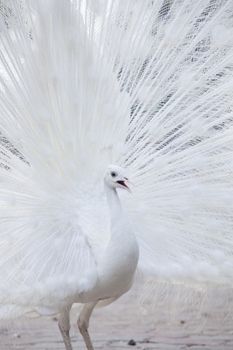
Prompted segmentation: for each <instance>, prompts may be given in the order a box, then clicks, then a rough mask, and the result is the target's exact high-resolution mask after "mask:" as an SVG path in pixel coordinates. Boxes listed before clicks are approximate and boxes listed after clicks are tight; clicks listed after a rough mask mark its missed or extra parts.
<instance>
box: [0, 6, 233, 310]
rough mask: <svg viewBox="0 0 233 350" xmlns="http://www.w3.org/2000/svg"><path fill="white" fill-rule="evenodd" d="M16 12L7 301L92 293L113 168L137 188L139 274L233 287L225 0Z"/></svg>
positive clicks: (4, 35)
mask: <svg viewBox="0 0 233 350" xmlns="http://www.w3.org/2000/svg"><path fill="white" fill-rule="evenodd" d="M7 6H9V8H10V9H11V12H10V13H11V17H10V20H8V21H7V17H6V11H7V8H8V7H7ZM7 6H6V7H5V12H4V11H3V15H2V18H1V21H3V22H4V20H3V19H5V21H7V25H6V26H5V24H2V25H1V28H2V30H1V32H0V72H1V76H0V137H1V139H0V160H1V162H0V251H1V256H0V284H1V285H2V284H5V285H6V288H5V290H1V289H0V302H1V303H5V304H11V303H16V304H20V305H21V306H22V308H23V307H24V306H25V307H26V306H28V300H31V307H32V308H33V307H36V306H37V305H45V306H48V307H49V306H50V305H52V304H53V303H54V300H56V302H55V304H59V303H60V302H61V299H62V300H64V299H66V298H68V297H69V295H70V294H72V293H73V292H74V290H79V291H82V290H83V288H84V289H85V288H87V289H88V288H89V287H90V285H88V283H89V282H88V281H89V279H88V281H86V282H85V276H86V275H88V274H91V276H92V280H93V283H94V281H95V276H96V261H95V259H98V256H101V254H102V252H103V250H104V247H105V246H106V242H107V240H108V236H109V229H108V228H109V218H108V212H107V206H106V199H105V196H104V193H103V186H102V180H103V173H104V170H105V168H106V166H107V165H108V164H110V163H117V164H120V165H122V166H124V167H127V169H128V171H129V172H130V174H131V180H132V182H133V183H134V185H135V186H134V188H133V195H132V196H131V197H126V196H124V195H122V201H123V202H124V205H125V208H126V210H127V211H128V214H129V216H130V219H131V222H132V225H133V227H134V229H135V232H136V234H137V237H138V240H139V243H140V248H141V249H140V250H141V260H140V266H141V268H143V269H144V271H146V272H147V273H148V274H152V275H156V276H159V277H161V278H172V279H175V280H187V279H190V280H194V281H202V282H203V281H209V282H215V283H230V284H231V283H232V280H233V279H232V277H233V257H232V250H233V243H232V242H233V239H232V238H233V230H232V210H233V201H232V198H233V186H232V185H233V182H232V168H233V161H232V151H233V138H232V132H233V105H232V100H233V99H232V98H233V93H232V91H233V63H232V62H233V61H232V59H233V41H232V35H231V33H232V29H233V28H232V15H233V8H232V3H231V1H230V0H222V1H220V0H216V1H209V0H201V1H200V0H199V1H197V2H193V1H192V0H188V1H182V0H179V1H178V0H177V1H176V0H174V1H168V0H164V1H154V2H152V1H139V0H137V1H133V0H127V1H125V2H121V1H120V0H119V1H111V0H109V1H107V0H106V1H103V2H99V1H89V2H86V1H85V0H83V1H70V2H69V1H63V0H58V1H55V0H49V1H42V0H38V1H26V2H24V3H23V5H22V3H21V2H20V1H12V2H11V1H9V3H7ZM3 9H4V7H3ZM6 274H7V275H8V278H7V281H6ZM74 276H75V277H76V276H78V278H77V280H76V279H74ZM83 279H84V280H83ZM80 281H83V282H82V283H83V284H82V283H81V282H80ZM81 284H82V285H81ZM67 285H69V288H67ZM16 286H18V292H16V291H15V287H16ZM21 288H22V289H21ZM9 290H11V292H10V293H9Z"/></svg>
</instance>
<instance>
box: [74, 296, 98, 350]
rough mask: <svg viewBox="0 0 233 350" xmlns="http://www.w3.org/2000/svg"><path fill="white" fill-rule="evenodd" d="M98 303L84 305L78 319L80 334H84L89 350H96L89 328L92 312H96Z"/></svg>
mask: <svg viewBox="0 0 233 350" xmlns="http://www.w3.org/2000/svg"><path fill="white" fill-rule="evenodd" d="M96 304H97V302H95V303H89V304H86V305H84V307H83V309H82V311H81V313H80V316H79V319H78V328H79V330H80V333H81V334H82V337H83V339H84V341H85V344H86V347H87V350H94V348H93V345H92V342H91V338H90V335H89V333H88V327H89V320H90V316H91V314H92V311H93V310H94V307H95V306H96Z"/></svg>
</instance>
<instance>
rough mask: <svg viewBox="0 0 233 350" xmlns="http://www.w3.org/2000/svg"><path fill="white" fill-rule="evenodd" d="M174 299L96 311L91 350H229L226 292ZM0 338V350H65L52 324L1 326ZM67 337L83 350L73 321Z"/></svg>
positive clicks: (231, 325) (129, 301)
mask: <svg viewBox="0 0 233 350" xmlns="http://www.w3.org/2000/svg"><path fill="white" fill-rule="evenodd" d="M202 294H203V293H202ZM165 295H166V297H165ZM177 295H178V293H174V289H171V290H170V292H169V293H167V294H166V293H165V292H164V290H162V292H161V290H160V291H159V292H158V296H157V300H156V303H155V305H149V306H148V300H149V299H148V300H146V298H144V300H143V307H142V305H141V303H140V304H139V303H138V301H137V300H136V297H135V296H134V295H130V294H129V295H126V296H124V297H123V298H121V299H120V300H118V301H117V302H115V303H114V304H112V305H109V306H107V307H105V308H101V309H97V310H95V311H94V314H93V317H92V320H91V325H90V333H91V336H92V340H93V343H94V347H95V349H103V350H107V349H114V350H119V349H143V350H152V349H154V350H155V349H156V350H185V349H189V350H200V349H203V350H228V349H229V350H230V349H233V319H232V310H233V307H232V305H233V302H232V295H231V292H229V291H228V290H221V289H219V290H217V291H216V290H215V289H213V290H212V291H211V293H207V294H205V297H203V295H202V297H201V298H200V295H199V294H198V293H197V294H196V296H194V297H193V296H192V297H191V296H190V295H188V293H185V294H184V295H181V296H180V294H179V298H177ZM187 295H188V297H187ZM198 295H199V297H198ZM193 298H195V302H193ZM191 300H192V302H191ZM200 300H201V303H200ZM74 314H75V316H76V312H74ZM75 318H76V317H75ZM0 335H1V340H0V350H16V349H18V350H29V349H32V350H55V349H56V350H64V346H63V343H62V340H61V336H60V333H59V331H58V328H57V322H56V320H55V319H48V318H47V319H44V318H43V319H41V318H37V319H25V320H17V321H14V322H12V321H11V322H6V321H4V322H3V321H1V323H0ZM71 336H72V341H73V346H74V350H78V349H85V347H84V344H83V341H82V339H81V337H80V335H79V333H78V331H77V327H76V325H75V322H73V326H72V330H71ZM132 339H133V340H134V341H131V344H132V345H129V344H128V343H129V341H130V340H132Z"/></svg>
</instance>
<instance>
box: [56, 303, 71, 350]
mask: <svg viewBox="0 0 233 350" xmlns="http://www.w3.org/2000/svg"><path fill="white" fill-rule="evenodd" d="M58 327H59V329H60V332H61V335H62V338H63V341H64V344H65V348H66V350H73V349H72V345H71V340H70V307H69V308H67V309H64V310H63V312H62V313H61V314H60V316H59V319H58Z"/></svg>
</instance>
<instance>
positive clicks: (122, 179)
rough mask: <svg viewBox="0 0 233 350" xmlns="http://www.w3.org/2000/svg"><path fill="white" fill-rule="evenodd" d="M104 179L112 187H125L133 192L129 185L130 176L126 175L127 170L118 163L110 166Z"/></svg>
mask: <svg viewBox="0 0 233 350" xmlns="http://www.w3.org/2000/svg"><path fill="white" fill-rule="evenodd" d="M104 181H105V183H106V184H107V185H108V186H109V187H111V188H114V189H115V188H123V189H124V190H127V191H129V192H131V191H130V189H129V187H128V178H127V177H126V174H125V170H124V169H123V168H121V167H119V166H117V165H109V166H108V168H107V171H106V173H105V178H104Z"/></svg>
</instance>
